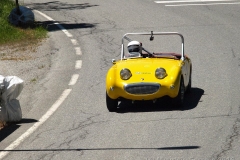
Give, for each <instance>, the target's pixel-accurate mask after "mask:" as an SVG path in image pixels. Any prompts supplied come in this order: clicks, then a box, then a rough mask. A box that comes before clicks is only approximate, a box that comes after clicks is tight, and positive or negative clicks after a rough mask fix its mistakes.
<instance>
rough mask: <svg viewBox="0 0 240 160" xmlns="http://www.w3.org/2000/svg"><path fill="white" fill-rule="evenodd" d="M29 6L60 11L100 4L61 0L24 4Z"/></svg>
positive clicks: (42, 9)
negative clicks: (63, 0)
mask: <svg viewBox="0 0 240 160" xmlns="http://www.w3.org/2000/svg"><path fill="white" fill-rule="evenodd" d="M24 5H27V6H29V7H30V8H31V9H36V10H40V11H60V10H79V9H86V8H90V7H97V6H98V5H94V4H89V3H82V4H70V3H66V2H60V1H51V2H46V3H30V4H24Z"/></svg>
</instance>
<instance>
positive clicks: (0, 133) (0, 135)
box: [0, 118, 37, 142]
mask: <svg viewBox="0 0 240 160" xmlns="http://www.w3.org/2000/svg"><path fill="white" fill-rule="evenodd" d="M35 122H37V120H35V119H26V118H25V119H24V118H23V119H22V120H21V121H20V122H17V123H11V124H9V125H8V126H7V127H5V128H3V129H2V130H0V142H1V141H3V140H4V139H5V138H7V137H8V136H9V135H11V134H12V133H13V132H14V131H16V130H17V129H18V128H19V127H21V125H20V124H23V123H35Z"/></svg>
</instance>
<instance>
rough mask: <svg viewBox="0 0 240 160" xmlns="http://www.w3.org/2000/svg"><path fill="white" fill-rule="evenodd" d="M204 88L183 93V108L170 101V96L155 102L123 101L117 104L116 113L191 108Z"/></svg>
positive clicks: (199, 97) (198, 99)
mask: <svg viewBox="0 0 240 160" xmlns="http://www.w3.org/2000/svg"><path fill="white" fill-rule="evenodd" d="M203 94H204V90H202V89H200V88H192V89H191V93H189V94H186V95H185V102H184V108H179V107H178V106H174V105H173V104H172V103H171V98H168V97H163V98H161V99H158V100H157V101H156V102H155V103H153V101H135V102H134V103H132V101H123V102H121V103H120V104H119V108H118V110H117V113H127V112H158V111H174V110H181V111H184V110H191V109H194V108H195V107H197V105H198V103H199V102H200V99H201V97H202V95H203Z"/></svg>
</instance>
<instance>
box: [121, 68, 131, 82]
mask: <svg viewBox="0 0 240 160" xmlns="http://www.w3.org/2000/svg"><path fill="white" fill-rule="evenodd" d="M124 71H127V72H126V73H125V74H128V75H127V77H125V76H126V75H122V72H124ZM123 74H124V73H123ZM120 77H121V79H122V80H129V79H130V78H131V77H132V73H131V71H130V69H128V68H123V69H122V70H121V71H120Z"/></svg>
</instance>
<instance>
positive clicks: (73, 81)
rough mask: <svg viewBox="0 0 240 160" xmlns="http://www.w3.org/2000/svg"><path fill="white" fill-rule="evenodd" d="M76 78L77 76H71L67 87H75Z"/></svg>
mask: <svg viewBox="0 0 240 160" xmlns="http://www.w3.org/2000/svg"><path fill="white" fill-rule="evenodd" d="M78 77H79V74H74V75H72V78H71V80H70V82H69V84H68V85H69V86H73V85H75V84H76V82H77V80H78Z"/></svg>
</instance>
